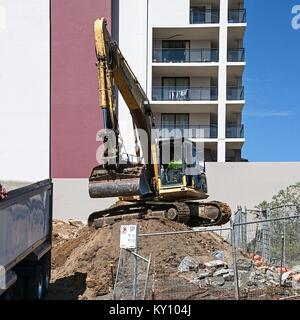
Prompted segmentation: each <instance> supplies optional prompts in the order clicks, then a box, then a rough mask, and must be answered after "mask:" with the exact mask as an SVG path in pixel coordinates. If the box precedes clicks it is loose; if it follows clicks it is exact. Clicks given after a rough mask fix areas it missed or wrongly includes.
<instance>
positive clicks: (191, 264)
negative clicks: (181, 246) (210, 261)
mask: <svg viewBox="0 0 300 320" xmlns="http://www.w3.org/2000/svg"><path fill="white" fill-rule="evenodd" d="M198 266H199V262H197V261H196V260H195V259H194V258H193V257H189V256H187V257H184V259H183V260H182V261H181V262H180V265H179V266H178V272H189V271H197V270H198Z"/></svg>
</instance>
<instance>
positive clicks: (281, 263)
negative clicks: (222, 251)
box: [232, 205, 300, 296]
mask: <svg viewBox="0 0 300 320" xmlns="http://www.w3.org/2000/svg"><path fill="white" fill-rule="evenodd" d="M233 238H234V241H233V242H232V245H233V248H234V251H235V252H239V253H240V254H242V257H241V258H240V259H237V260H236V270H237V274H238V278H237V279H238V289H245V290H250V289H251V290H254V289H255V288H256V289H261V290H262V291H263V290H267V289H270V288H273V289H274V288H278V287H279V288H285V289H291V290H292V289H298V287H299V289H300V286H299V285H298V284H297V283H295V281H294V282H293V274H294V273H298V272H300V268H299V266H300V211H299V207H298V206H295V205H284V206H279V207H276V208H267V209H264V210H248V209H245V210H242V209H241V208H239V209H238V211H237V212H236V214H235V216H234V222H233ZM297 266H298V267H297ZM264 295H265V294H264V293H263V292H262V296H264ZM237 296H239V292H237Z"/></svg>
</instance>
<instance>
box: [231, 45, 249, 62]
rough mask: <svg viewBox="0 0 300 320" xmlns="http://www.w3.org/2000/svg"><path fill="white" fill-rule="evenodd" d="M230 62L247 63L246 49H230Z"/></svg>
mask: <svg viewBox="0 0 300 320" xmlns="http://www.w3.org/2000/svg"><path fill="white" fill-rule="evenodd" d="M227 60H228V62H244V61H245V49H244V48H240V49H229V50H228V56H227Z"/></svg>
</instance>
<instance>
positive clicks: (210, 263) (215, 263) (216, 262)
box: [204, 260, 226, 268]
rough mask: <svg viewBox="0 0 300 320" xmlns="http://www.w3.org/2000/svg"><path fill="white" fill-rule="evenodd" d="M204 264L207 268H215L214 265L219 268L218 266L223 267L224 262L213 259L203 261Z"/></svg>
mask: <svg viewBox="0 0 300 320" xmlns="http://www.w3.org/2000/svg"><path fill="white" fill-rule="evenodd" d="M204 265H205V267H207V268H216V267H217V268H220V267H224V266H225V265H226V264H225V262H223V261H222V260H213V261H209V262H206V263H204Z"/></svg>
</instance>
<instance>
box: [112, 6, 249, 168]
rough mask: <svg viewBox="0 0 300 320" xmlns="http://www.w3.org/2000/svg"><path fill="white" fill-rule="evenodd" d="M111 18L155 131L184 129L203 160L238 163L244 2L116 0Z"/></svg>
mask: <svg viewBox="0 0 300 320" xmlns="http://www.w3.org/2000/svg"><path fill="white" fill-rule="evenodd" d="M129 3H130V5H129ZM132 8H135V9H134V10H133V9H132ZM116 14H117V15H118V17H116V20H118V21H119V26H118V34H116V33H115V34H114V36H115V37H116V38H117V40H118V41H119V44H120V47H121V49H122V51H123V53H124V55H125V57H126V58H127V60H128V62H129V64H130V65H131V66H132V68H133V71H134V72H135V73H136V75H137V77H138V79H139V80H140V82H141V84H142V86H143V88H144V89H145V91H146V93H147V95H148V97H149V99H150V102H151V105H152V109H153V112H154V116H155V123H156V127H157V128H161V129H169V130H172V129H175V128H176V129H181V130H183V129H190V130H188V135H189V138H190V139H191V140H192V141H195V142H196V141H198V142H203V143H204V148H205V160H206V161H208V162H210V161H211V162H235V161H242V156H241V150H242V147H243V145H244V142H245V139H244V126H243V123H242V111H243V107H244V104H245V99H244V87H243V72H244V68H245V49H244V46H243V38H244V34H245V30H246V10H245V8H244V2H243V1H242V0H176V1H174V0H150V1H149V0H148V1H147V0H130V1H120V2H119V5H118V8H117V9H116V8H115V10H114V15H116ZM119 108H120V113H121V114H122V117H120V127H121V132H126V134H125V135H124V134H123V136H125V144H127V151H128V150H129V153H130V152H132V153H134V150H133V143H132V141H133V132H132V129H131V126H132V122H131V118H130V115H129V113H128V111H127V107H126V105H125V103H124V101H123V100H122V98H121V97H119ZM185 132H187V131H185Z"/></svg>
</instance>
